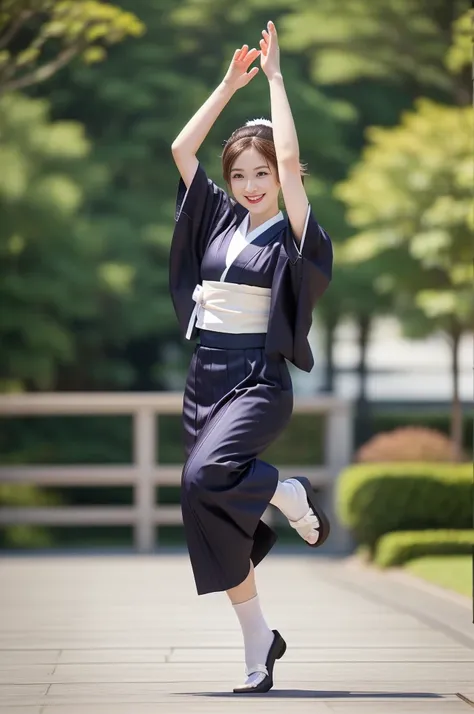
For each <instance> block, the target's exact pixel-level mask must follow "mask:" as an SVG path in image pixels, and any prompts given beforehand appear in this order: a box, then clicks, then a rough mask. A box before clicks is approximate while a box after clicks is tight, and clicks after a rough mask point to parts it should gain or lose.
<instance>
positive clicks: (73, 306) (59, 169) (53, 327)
mask: <svg viewBox="0 0 474 714" xmlns="http://www.w3.org/2000/svg"><path fill="white" fill-rule="evenodd" d="M89 153H90V144H89V142H88V141H87V139H86V138H85V136H84V131H83V128H82V126H81V125H80V124H77V123H74V122H56V123H54V124H52V123H51V122H50V120H49V117H48V107H47V103H46V102H45V101H40V100H30V99H27V98H25V97H21V96H15V95H5V96H4V97H3V98H2V99H1V100H0V165H1V166H2V171H1V172H0V213H1V215H2V220H1V222H0V255H1V261H0V266H1V268H0V274H1V278H0V302H1V304H2V310H1V313H0V342H1V344H2V350H1V353H0V369H1V375H2V382H3V386H4V388H6V387H8V385H10V386H13V384H14V383H15V382H16V381H18V380H21V381H24V382H25V383H26V384H28V385H30V387H31V388H42V389H47V388H51V387H52V386H53V385H54V375H55V373H56V370H57V368H58V365H59V364H61V363H68V362H72V361H73V360H74V359H75V357H76V354H75V337H74V331H73V325H74V322H75V321H77V320H82V319H84V318H87V317H88V316H89V315H90V314H91V313H93V312H94V310H95V305H94V296H95V288H96V279H95V276H96V261H97V246H95V245H94V243H93V235H92V232H91V226H90V225H89V224H88V221H87V220H86V218H85V217H83V216H81V215H80V209H81V206H82V204H83V202H84V199H85V195H86V193H87V191H91V192H92V191H96V190H97V189H98V187H99V186H100V185H101V183H102V182H103V181H104V178H105V177H104V175H103V173H102V172H101V171H100V170H98V169H97V168H96V167H94V166H93V165H92V164H91V162H90V161H89V158H88V157H89Z"/></svg>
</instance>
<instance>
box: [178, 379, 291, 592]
mask: <svg viewBox="0 0 474 714" xmlns="http://www.w3.org/2000/svg"><path fill="white" fill-rule="evenodd" d="M291 410H292V395H291V394H288V393H286V392H283V391H281V390H277V389H274V390H268V389H264V390H262V391H260V389H259V388H257V389H249V390H246V391H243V392H241V393H239V394H236V395H235V396H234V397H233V398H232V399H231V400H229V401H228V402H227V403H226V404H224V405H223V406H222V407H221V409H220V410H219V411H218V412H217V413H216V414H215V415H214V416H213V417H212V419H210V420H209V421H208V423H207V424H206V427H205V428H204V429H203V430H202V432H201V433H200V435H199V438H198V440H197V441H196V444H195V446H194V448H193V449H192V451H191V453H190V455H189V458H188V460H187V462H186V464H185V467H184V469H183V477H182V510H183V521H184V527H185V532H186V537H187V542H188V549H189V554H190V558H191V564H192V567H193V572H194V576H195V580H196V586H197V589H198V593H199V594H204V593H206V592H214V591H216V590H229V589H232V588H234V587H235V586H237V585H239V584H240V583H242V582H243V581H244V580H245V578H246V577H247V575H248V570H249V561H250V560H252V562H253V564H254V565H256V564H257V563H258V562H260V561H261V560H262V558H263V557H265V555H266V554H267V553H268V551H269V550H270V548H271V547H272V546H273V544H274V543H275V540H276V536H275V534H274V533H273V531H272V530H271V529H270V528H269V527H268V526H267V525H266V524H264V523H263V522H262V521H261V520H260V519H261V517H262V514H263V513H264V511H265V509H266V508H267V506H268V503H269V502H270V499H271V498H272V496H273V494H274V492H275V489H276V486H277V483H278V472H277V470H276V469H275V467H273V466H271V465H270V464H267V463H266V462H264V461H262V460H260V459H257V458H256V457H257V455H258V454H260V453H261V452H262V451H264V450H265V449H266V448H267V447H268V446H269V444H271V443H272V442H273V441H274V440H275V438H276V437H277V436H278V434H279V433H280V432H281V431H282V430H283V429H284V427H285V426H286V424H287V423H288V421H289V418H290V416H291Z"/></svg>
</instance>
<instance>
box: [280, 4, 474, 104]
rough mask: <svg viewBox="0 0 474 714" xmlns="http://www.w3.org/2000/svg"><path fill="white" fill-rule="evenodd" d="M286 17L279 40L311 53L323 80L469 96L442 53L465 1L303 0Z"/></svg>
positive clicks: (465, 98)
mask: <svg viewBox="0 0 474 714" xmlns="http://www.w3.org/2000/svg"><path fill="white" fill-rule="evenodd" d="M293 7H294V10H293V12H292V13H291V14H289V15H288V17H287V18H286V20H285V23H284V30H285V34H284V37H283V41H284V42H285V41H286V44H287V46H288V47H290V48H296V47H299V48H300V49H301V50H303V51H306V52H310V53H311V55H312V68H313V76H314V77H315V79H316V80H317V81H318V82H322V83H324V84H334V83H340V84H347V83H348V82H353V81H356V80H358V79H366V80H367V79H369V80H374V79H376V80H377V79H378V80H380V79H384V80H386V81H389V82H391V83H392V84H396V83H400V82H403V83H409V84H410V85H413V84H415V85H416V86H417V88H418V91H419V93H425V92H424V89H425V88H429V89H430V91H431V92H433V91H437V92H442V93H443V94H445V95H446V96H453V97H454V96H457V97H458V98H459V101H460V102H461V101H462V102H464V103H467V102H468V101H469V79H468V78H466V77H465V76H464V77H462V78H460V77H457V76H455V75H453V74H452V72H451V71H450V69H449V67H447V66H446V53H447V51H448V49H449V48H450V47H451V46H452V43H453V38H454V37H455V35H456V32H457V30H458V25H457V24H456V23H457V20H458V18H460V17H461V16H462V15H463V14H464V13H466V11H467V10H468V9H469V3H468V2H467V0H432V1H431V2H429V3H427V2H426V1H425V0H378V2H368V1H367V0H339V2H338V7H337V12H335V11H334V3H333V2H332V0H318V2H317V3H315V2H312V0H304V2H303V3H302V4H298V5H294V6H293Z"/></svg>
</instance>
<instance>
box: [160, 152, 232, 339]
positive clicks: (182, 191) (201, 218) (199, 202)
mask: <svg viewBox="0 0 474 714" xmlns="http://www.w3.org/2000/svg"><path fill="white" fill-rule="evenodd" d="M233 215H234V213H233V205H232V202H231V200H230V198H229V196H228V195H227V194H226V192H225V191H223V190H222V189H221V188H219V187H218V186H216V184H215V183H213V182H212V181H211V180H210V179H208V178H207V176H206V173H205V171H204V169H203V168H202V166H201V164H199V165H198V168H197V170H196V173H195V175H194V178H193V180H192V182H191V185H190V186H189V188H188V190H186V186H185V184H184V182H183V181H182V180H181V179H180V182H179V186H178V196H177V201H176V214H175V226H174V231H173V237H172V240H171V249H170V257H169V288H170V295H171V300H172V302H173V306H174V309H175V312H176V316H177V318H178V322H179V326H180V329H181V331H182V333H183V335H185V334H186V330H187V325H188V321H189V320H190V317H191V314H192V311H193V307H194V304H195V303H194V302H193V297H192V296H193V292H194V289H195V287H196V285H197V284H198V283H200V282H201V263H202V258H203V256H204V253H205V251H206V248H207V246H208V245H209V242H210V241H211V240H212V238H213V237H214V236H216V235H218V234H219V233H220V232H221V231H223V230H224V229H225V228H226V226H227V225H228V224H230V222H231V221H232V220H233ZM195 336H196V329H194V331H193V337H195Z"/></svg>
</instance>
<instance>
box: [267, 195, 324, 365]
mask: <svg viewBox="0 0 474 714" xmlns="http://www.w3.org/2000/svg"><path fill="white" fill-rule="evenodd" d="M283 242H284V250H285V255H286V263H282V267H281V270H280V272H281V275H279V276H278V280H277V281H275V287H276V288H277V289H276V294H275V314H278V315H279V316H280V320H281V323H280V327H279V329H278V332H279V335H280V336H279V338H278V339H279V340H280V342H281V345H282V348H281V349H280V352H282V353H283V354H284V356H285V357H286V358H287V359H289V360H290V361H291V362H292V363H293V364H295V365H296V367H299V369H302V370H304V371H305V372H310V371H311V369H312V367H313V365H314V359H313V355H312V353H311V348H310V345H309V342H308V335H309V331H310V329H311V325H312V321H313V310H314V307H315V306H316V303H317V302H318V300H319V298H320V297H321V296H322V295H323V294H324V293H325V291H326V290H327V288H328V286H329V283H330V281H331V277H332V263H333V250H332V244H331V239H330V237H329V235H328V234H327V233H326V231H325V230H324V229H323V228H322V227H321V226H320V225H319V223H318V222H317V220H316V218H315V217H314V215H313V211H312V209H311V206H308V212H307V216H306V224H305V228H304V233H303V237H302V239H301V241H300V242H299V243H298V242H297V241H296V239H295V236H294V234H293V231H292V229H291V225H290V223H289V222H288V223H287V228H286V230H285V235H284V241H283ZM285 315H286V316H287V317H286V320H285V319H284V317H285ZM285 325H287V327H286V328H285ZM276 333H277V330H275V334H276Z"/></svg>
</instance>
